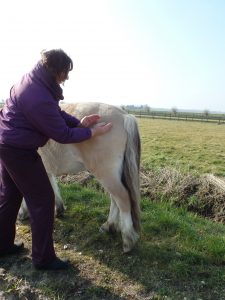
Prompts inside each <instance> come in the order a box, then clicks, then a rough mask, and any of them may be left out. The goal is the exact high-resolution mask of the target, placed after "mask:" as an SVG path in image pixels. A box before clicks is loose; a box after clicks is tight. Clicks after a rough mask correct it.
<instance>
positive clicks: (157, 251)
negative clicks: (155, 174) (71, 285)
mask: <svg viewBox="0 0 225 300" xmlns="http://www.w3.org/2000/svg"><path fill="white" fill-rule="evenodd" d="M62 190H63V195H64V198H65V199H66V205H67V206H68V211H67V213H66V218H65V220H63V221H58V222H57V227H58V229H59V228H61V227H62V226H63V230H57V237H56V238H57V240H58V241H59V242H60V241H62V240H63V239H65V240H66V241H67V242H69V243H70V244H75V245H76V247H77V251H78V252H81V253H82V255H85V256H87V257H89V258H90V257H92V258H94V260H96V261H97V262H98V263H97V265H98V267H97V268H96V278H95V280H97V278H98V276H100V278H101V280H99V282H98V285H99V286H98V288H97V287H96V286H94V287H91V294H92V296H93V295H95V296H96V297H97V295H98V293H99V292H100V293H102V292H103V291H104V292H105V290H107V291H110V292H111V293H113V290H114V289H115V286H114V284H113V282H114V280H115V278H114V277H117V285H118V286H117V289H118V290H117V289H116V291H115V292H116V294H117V293H118V295H120V296H121V286H123V284H124V281H125V282H129V284H130V285H131V287H130V289H131V290H132V289H134V293H137V294H139V295H140V294H142V295H143V297H144V295H145V296H146V295H147V294H148V293H150V291H154V293H155V295H157V297H159V298H158V299H163V296H168V297H170V298H169V299H183V298H182V297H187V299H197V298H202V299H225V289H224V287H225V267H224V266H225V227H224V226H223V225H221V224H216V223H213V222H210V221H207V220H205V219H203V218H200V217H198V216H196V215H194V214H191V213H188V212H187V211H186V210H185V209H183V208H179V209H178V208H175V207H173V206H172V205H170V204H168V203H153V202H150V201H149V199H147V198H146V199H142V202H141V206H142V234H141V240H140V242H139V244H138V245H137V247H136V248H135V249H134V251H133V252H132V253H130V254H128V255H123V254H121V250H122V241H121V237H120V235H114V236H111V235H107V234H103V235H102V234H100V233H99V232H98V228H99V227H100V225H101V224H102V223H103V222H104V221H105V218H106V215H107V213H108V204H109V203H108V202H109V200H108V197H107V196H106V195H104V194H101V193H97V192H96V191H94V190H92V191H90V190H89V189H87V188H81V187H79V186H75V185H69V186H63V187H62ZM99 264H100V265H99ZM109 270H110V271H109ZM102 276H103V277H102ZM102 278H104V279H102ZM97 281H98V280H97ZM126 284H127V283H126ZM99 289H100V290H99ZM135 289H137V290H135ZM89 292H90V289H89V290H88V293H89ZM103 294H104V293H103ZM126 296H127V295H126ZM93 297H94V296H93ZM102 297H103V295H102ZM210 297H211V298H210ZM93 299H94V298H93ZM96 299H97V298H96ZM100 299H101V298H100ZM106 299H107V298H106ZM125 299H129V298H125ZM134 299H136V298H134ZM155 299H157V298H155Z"/></svg>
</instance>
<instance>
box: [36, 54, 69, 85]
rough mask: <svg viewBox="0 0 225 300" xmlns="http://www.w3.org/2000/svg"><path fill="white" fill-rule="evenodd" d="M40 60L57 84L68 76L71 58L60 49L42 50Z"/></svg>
mask: <svg viewBox="0 0 225 300" xmlns="http://www.w3.org/2000/svg"><path fill="white" fill-rule="evenodd" d="M41 61H42V64H43V65H44V66H45V67H46V68H47V69H48V71H49V72H50V73H51V75H52V76H53V77H54V78H55V80H56V81H57V82H58V83H59V84H60V83H63V82H64V81H65V80H67V79H68V78H69V77H68V74H69V72H70V71H72V69H73V61H72V59H71V58H70V57H69V56H68V55H67V54H66V53H65V52H64V51H63V50H62V49H53V50H49V51H45V50H44V51H42V52H41Z"/></svg>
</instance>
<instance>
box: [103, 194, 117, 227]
mask: <svg viewBox="0 0 225 300" xmlns="http://www.w3.org/2000/svg"><path fill="white" fill-rule="evenodd" d="M110 198H111V203H110V210H109V216H108V220H107V221H106V222H105V223H104V224H102V226H101V227H100V231H101V232H104V231H107V232H112V233H113V232H118V231H120V224H119V222H120V212H119V208H118V206H117V205H116V202H115V201H114V199H113V197H112V195H110Z"/></svg>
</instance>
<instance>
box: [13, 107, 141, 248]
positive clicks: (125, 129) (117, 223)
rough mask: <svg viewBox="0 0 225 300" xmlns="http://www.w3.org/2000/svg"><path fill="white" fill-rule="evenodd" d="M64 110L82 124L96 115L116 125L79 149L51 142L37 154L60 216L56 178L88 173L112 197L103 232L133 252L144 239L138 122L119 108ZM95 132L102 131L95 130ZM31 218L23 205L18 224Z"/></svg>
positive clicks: (60, 206) (60, 201)
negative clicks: (117, 236) (114, 234)
mask: <svg viewBox="0 0 225 300" xmlns="http://www.w3.org/2000/svg"><path fill="white" fill-rule="evenodd" d="M60 106H61V108H62V109H63V110H65V111H66V112H67V113H69V114H71V115H74V116H76V118H78V119H81V118H82V117H84V116H85V115H90V114H98V115H100V116H101V119H100V121H99V122H112V123H113V127H112V129H111V130H110V131H109V132H107V133H106V134H104V135H101V136H97V137H94V138H91V139H89V140H86V141H84V142H81V143H74V144H60V143H57V142H55V141H54V140H51V139H50V140H49V141H48V142H47V144H46V145H45V146H43V147H41V148H39V150H38V152H39V154H40V155H41V158H42V161H43V163H44V166H45V168H46V171H47V173H48V176H49V180H50V182H51V184H52V187H53V190H54V193H55V200H56V201H55V203H56V213H57V214H60V213H62V212H63V210H64V206H63V201H62V197H61V194H60V190H59V187H58V185H57V180H56V177H57V176H60V175H65V174H70V175H72V174H76V173H78V172H80V171H84V170H88V171H89V172H90V173H91V174H92V175H94V177H95V178H96V179H97V180H98V181H99V183H100V184H101V185H102V186H103V188H104V190H105V191H107V192H108V193H109V195H110V199H111V204H110V209H109V215H108V219H107V221H106V222H105V223H104V224H103V225H102V226H101V227H100V231H102V232H121V235H122V243H123V251H124V252H125V253H126V252H129V251H130V250H131V249H132V248H133V247H134V245H135V244H136V242H137V240H138V238H139V233H140V204H139V202H140V186H139V170H140V151H141V149H140V135H139V130H138V125H137V121H136V118H135V117H134V116H133V115H131V114H128V113H127V112H125V111H124V110H122V109H121V108H119V107H116V106H113V105H108V104H105V103H98V102H86V103H64V104H60ZM94 126H99V124H96V125H94ZM26 214H27V208H26V204H25V202H24V201H23V203H22V206H21V208H20V212H19V218H20V219H24V218H25V217H26Z"/></svg>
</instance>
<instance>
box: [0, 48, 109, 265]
mask: <svg viewBox="0 0 225 300" xmlns="http://www.w3.org/2000/svg"><path fill="white" fill-rule="evenodd" d="M72 69H73V62H72V60H71V58H70V57H69V56H68V55H67V54H66V53H65V52H64V51H63V50H61V49H56V50H50V51H46V52H42V58H41V60H40V61H39V62H38V63H37V65H36V66H35V67H34V69H33V70H32V71H31V72H30V73H28V74H25V75H24V76H23V77H22V79H21V80H20V82H19V83H17V84H15V85H14V86H13V87H12V88H11V90H10V97H9V99H8V100H7V101H6V104H5V106H4V107H3V109H2V111H1V112H0V256H4V255H9V254H17V253H20V252H21V251H22V250H23V244H22V243H20V244H16V243H14V239H15V234H16V229H15V224H16V218H17V214H18V211H19V208H20V205H21V201H22V198H23V197H24V198H25V199H26V204H27V207H28V210H29V214H30V221H31V232H32V262H33V265H34V267H35V268H36V269H44V270H46V269H47V270H61V269H67V268H68V263H67V262H65V261H63V260H61V259H59V258H58V257H57V256H56V254H55V250H54V246H53V237H52V235H53V222H54V200H55V199H54V192H53V190H52V187H51V184H50V182H49V179H48V176H47V173H46V170H45V168H44V165H43V163H42V160H41V158H40V156H39V154H38V153H37V149H38V147H42V146H43V145H44V144H45V143H46V142H47V141H48V139H49V138H51V139H54V140H55V141H57V142H59V143H65V144H67V143H79V142H82V141H85V140H87V139H90V138H93V137H95V136H97V135H101V134H104V133H106V132H107V131H109V130H110V128H111V127H112V124H111V123H108V124H105V125H103V126H101V127H96V128H93V129H91V128H89V127H90V126H91V125H93V124H94V123H96V122H97V121H98V120H99V118H100V117H99V116H98V115H90V116H85V117H84V118H83V119H82V120H78V119H76V118H75V117H73V116H71V115H69V114H67V113H66V112H64V111H62V110H61V109H60V107H59V100H62V99H63V94H62V89H61V87H60V84H62V83H63V82H64V81H65V80H67V79H68V78H69V77H68V74H69V72H70V71H71V70H72Z"/></svg>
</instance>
